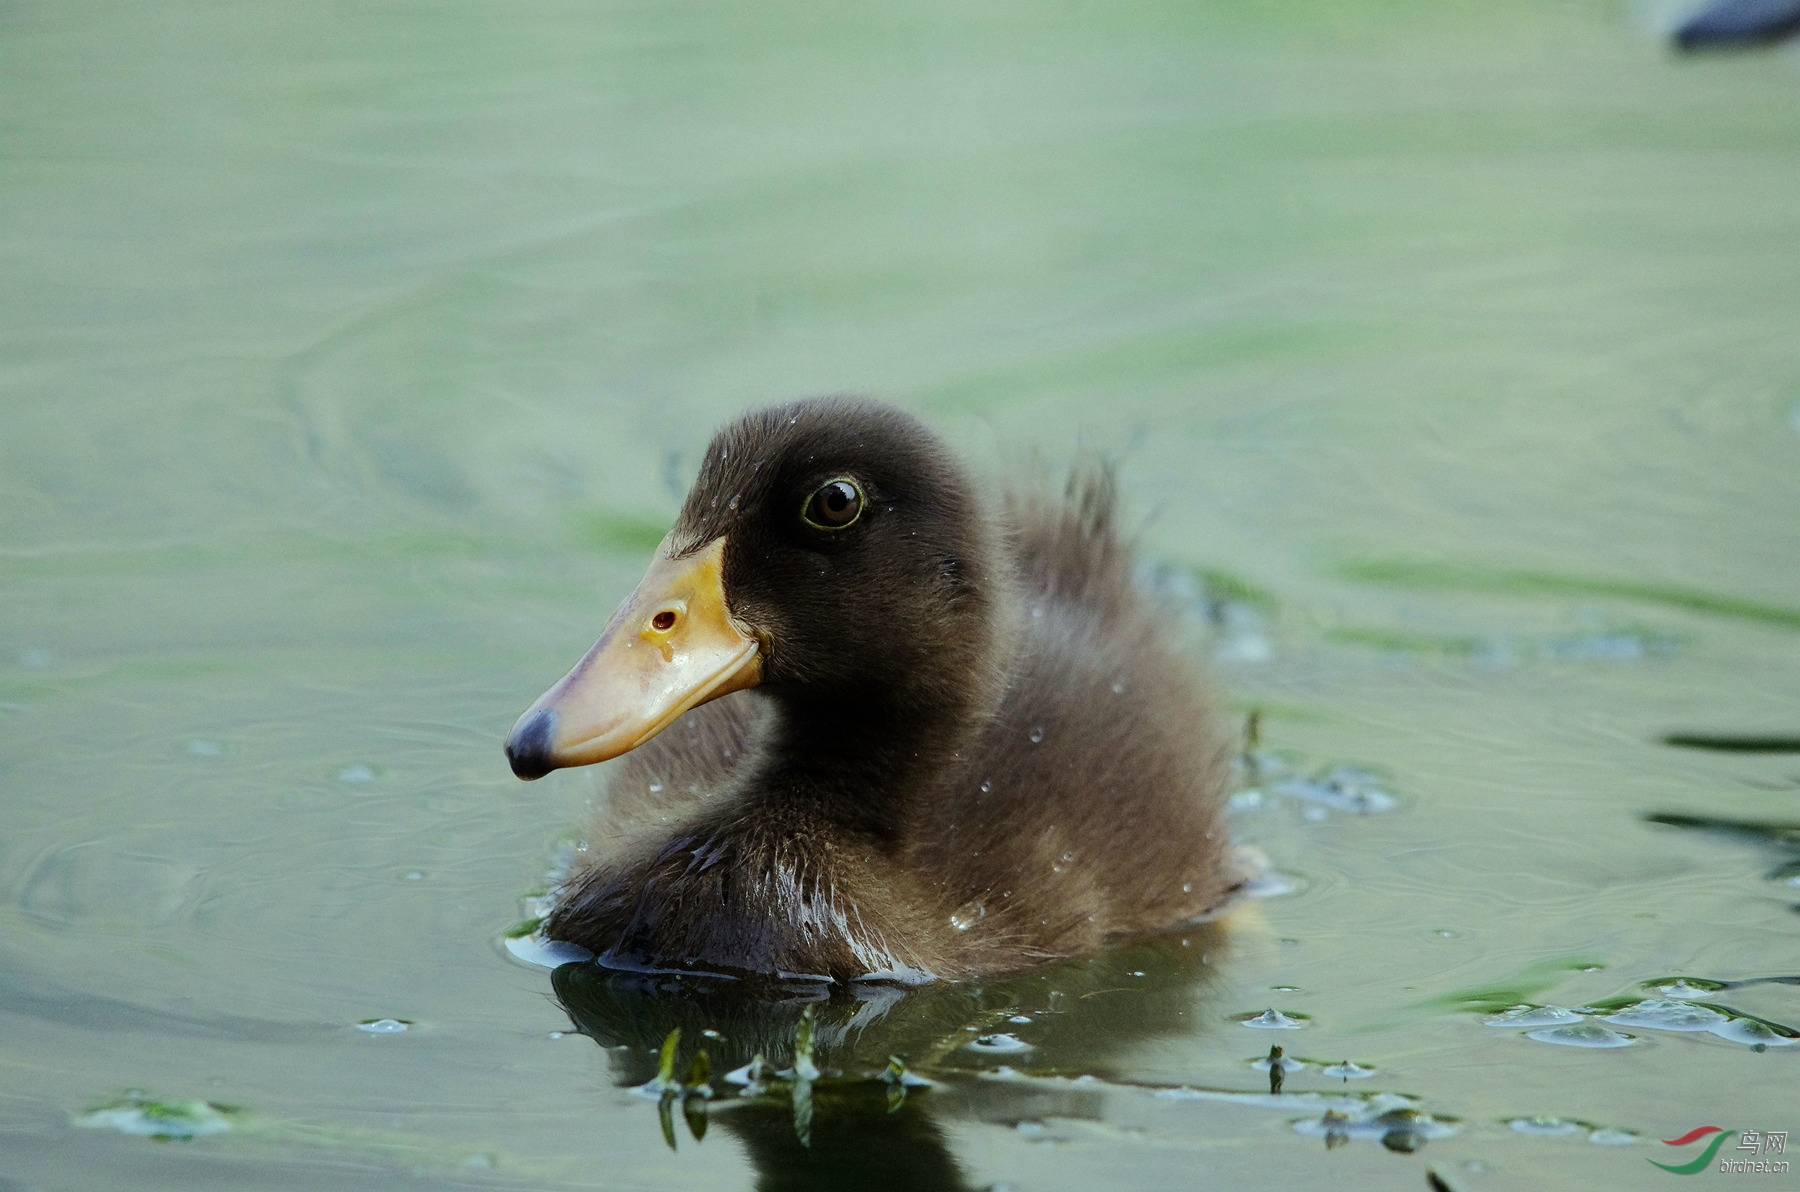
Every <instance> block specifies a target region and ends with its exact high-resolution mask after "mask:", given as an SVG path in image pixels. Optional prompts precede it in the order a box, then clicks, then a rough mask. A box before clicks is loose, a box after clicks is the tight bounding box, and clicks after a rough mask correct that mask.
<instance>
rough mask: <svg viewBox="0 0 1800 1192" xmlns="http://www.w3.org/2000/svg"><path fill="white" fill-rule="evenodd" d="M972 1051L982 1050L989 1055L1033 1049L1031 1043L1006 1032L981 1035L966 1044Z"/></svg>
mask: <svg viewBox="0 0 1800 1192" xmlns="http://www.w3.org/2000/svg"><path fill="white" fill-rule="evenodd" d="M964 1046H965V1047H967V1048H968V1049H969V1050H970V1051H980V1052H984V1053H986V1054H989V1055H1001V1054H1009V1053H1013V1052H1020V1051H1031V1050H1033V1048H1032V1046H1031V1044H1029V1043H1027V1042H1025V1040H1023V1039H1020V1038H1018V1037H1017V1036H1014V1035H1008V1034H1004V1033H999V1034H992V1035H979V1036H977V1037H976V1038H974V1039H971V1040H969V1042H968V1043H966V1044H964Z"/></svg>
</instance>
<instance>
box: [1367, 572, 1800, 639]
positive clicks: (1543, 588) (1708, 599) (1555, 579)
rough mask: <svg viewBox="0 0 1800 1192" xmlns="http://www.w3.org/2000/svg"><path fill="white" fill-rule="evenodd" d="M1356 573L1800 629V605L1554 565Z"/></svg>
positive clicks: (1406, 583)
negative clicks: (1628, 603) (1561, 570)
mask: <svg viewBox="0 0 1800 1192" xmlns="http://www.w3.org/2000/svg"><path fill="white" fill-rule="evenodd" d="M1338 571H1339V573H1340V574H1342V575H1344V576H1346V577H1348V578H1350V579H1360V580H1366V581H1368V582H1370V583H1378V584H1389V585H1392V586H1395V587H1406V588H1424V589H1431V588H1440V589H1446V590H1453V591H1470V592H1491V593H1497V594H1502V595H1517V596H1588V597H1609V598H1613V599H1618V600H1635V601H1641V602H1643V603H1646V604H1660V605H1665V606H1667V607H1669V608H1679V609H1683V610H1685V611H1688V612H1696V613H1705V614H1708V615H1711V616H1718V617H1732V618H1735V619H1737V620H1741V621H1756V622H1760V623H1762V624H1765V625H1778V626H1781V627H1783V628H1786V629H1800V608H1789V607H1787V606H1785V605H1778V604H1765V603H1763V602H1761V601H1756V600H1745V599H1742V598H1740V597H1736V596H1721V595H1719V594H1717V593H1713V592H1702V591H1698V590H1695V589H1693V588H1681V587H1675V586H1672V585H1665V584H1652V583H1643V582H1640V581H1637V580H1622V579H1604V578H1600V577H1596V576H1580V575H1559V574H1557V573H1555V572H1549V571H1514V570H1509V569H1505V568H1497V567H1478V566H1471V565H1468V564H1460V563H1427V562H1423V561H1411V560H1404V559H1360V560H1352V561H1351V562H1348V563H1345V564H1343V565H1342V566H1340V567H1339V568H1338Z"/></svg>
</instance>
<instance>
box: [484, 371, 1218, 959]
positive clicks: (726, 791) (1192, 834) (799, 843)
mask: <svg viewBox="0 0 1800 1192" xmlns="http://www.w3.org/2000/svg"><path fill="white" fill-rule="evenodd" d="M1163 622H1164V618H1163V617H1162V616H1161V615H1160V613H1159V612H1158V610H1157V609H1156V608H1154V607H1152V606H1151V605H1149V604H1148V603H1147V602H1146V601H1145V600H1144V599H1142V598H1141V597H1140V596H1139V594H1138V593H1137V592H1136V591H1135V590H1134V588H1133V586H1132V582H1131V558H1130V554H1129V552H1128V550H1127V549H1126V548H1125V546H1124V545H1123V544H1122V543H1121V542H1120V540H1119V538H1118V536H1117V532H1116V530H1115V527H1114V491H1113V484H1112V480H1111V478H1110V476H1109V475H1108V474H1107V473H1106V472H1104V471H1103V470H1099V469H1090V470H1085V471H1078V472H1077V474H1076V475H1075V476H1074V477H1073V478H1072V479H1071V481H1070V483H1069V486H1068V490H1067V493H1066V496H1065V498H1064V499H1062V500H1046V499H1038V498H1030V497H1027V498H1019V499H1013V500H1009V501H1005V502H999V501H996V500H994V499H993V498H990V497H988V496H985V495H983V494H982V493H981V492H979V491H978V490H977V489H976V488H975V486H974V485H972V484H971V483H970V481H969V479H968V478H967V477H966V476H965V475H964V473H963V472H962V471H961V469H960V468H959V467H958V466H957V465H956V464H955V462H954V461H953V460H952V459H951V458H950V457H949V456H948V454H947V452H946V451H945V449H944V447H943V446H942V444H940V443H939V441H938V440H937V439H936V438H935V437H934V436H932V435H931V433H930V432H928V431H927V430H925V428H924V427H922V426H921V425H919V424H918V423H917V422H915V421H914V420H913V419H912V418H910V417H908V416H907V415H905V414H902V413H900V412H898V411H895V410H892V409H889V408H886V407H882V406H878V405H873V404H867V403H860V402H853V401H847V400H835V399H834V400H817V401H808V402H800V403H796V404H793V405H788V406H780V407H775V408H772V409H768V410H763V411H760V412H758V413H754V414H751V415H749V416H747V417H745V418H743V419H741V420H740V421H738V422H737V423H735V424H733V425H731V426H729V427H727V428H726V429H725V430H724V431H722V432H721V433H720V434H719V435H718V436H717V437H716V438H715V439H714V440H713V443H712V445H711V446H710V447H709V448H708V450H707V453H706V459H705V462H704V464H703V465H702V467H701V470H700V475H699V478H698V479H697V480H696V482H695V485H694V487H693V489H692V491H691V492H690V493H689V494H688V497H687V501H686V504H685V505H684V506H683V508H682V511H681V514H680V516H679V518H678V519H677V521H676V523H675V527H674V529H672V530H671V531H670V533H669V535H668V537H667V538H666V539H664V541H663V544H662V546H661V547H660V548H658V551H657V554H656V557H655V559H654V561H653V562H652V563H651V566H650V570H649V572H648V573H647V574H646V576H645V578H644V580H643V582H642V583H640V584H639V585H638V588H637V590H636V591H635V592H634V593H633V594H632V595H631V596H630V597H629V598H627V600H626V601H625V603H624V604H623V605H622V606H621V607H620V609H619V611H618V612H617V613H615V614H614V616H613V619H612V620H611V622H609V623H608V625H607V628H606V631H605V632H604V633H603V635H602V636H601V638H600V640H599V642H598V643H597V644H596V645H595V646H594V648H593V649H592V650H591V651H590V652H589V653H588V655H587V656H586V657H585V658H583V659H582V661H581V662H580V663H579V664H578V665H577V666H576V667H575V669H574V670H573V671H571V672H570V673H569V675H568V676H567V677H566V678H564V679H563V680H562V681H561V682H560V683H558V684H557V685H556V686H555V687H553V688H551V690H550V691H549V692H547V693H546V694H545V695H544V696H543V697H542V698H541V699H539V700H538V702H537V703H536V704H534V705H533V706H532V707H531V709H530V710H528V711H527V712H526V713H525V715H524V716H522V717H521V718H520V720H519V723H518V725H517V726H516V727H515V728H514V729H513V732H512V735H511V737H510V738H509V739H508V741H507V754H508V757H509V758H510V759H511V762H512V766H513V769H514V771H515V772H516V773H518V774H519V775H520V776H521V777H525V778H535V777H537V776H539V775H541V774H543V773H546V772H548V771H549V770H551V769H554V768H557V767H560V766H574V765H586V764H588V763H590V762H596V761H602V760H605V759H607V758H612V757H616V756H618V755H620V754H623V753H625V752H627V751H628V750H635V752H633V753H632V754H631V756H630V757H629V758H628V759H627V760H626V761H625V762H624V763H623V768H622V769H621V770H620V771H619V772H618V773H617V775H616V776H615V778H614V781H613V783H612V787H611V795H610V799H609V802H608V806H607V809H606V812H605V815H604V817H603V819H602V822H601V823H600V824H599V825H598V826H597V827H596V829H595V830H594V831H593V832H592V833H591V834H590V837H589V839H590V841H591V842H592V843H593V844H594V845H596V846H597V847H596V848H595V852H594V854H593V855H592V860H591V861H589V863H588V866H587V868H585V869H583V870H581V871H579V872H577V873H575V874H574V875H572V876H571V878H570V879H569V880H568V881H567V882H566V883H565V884H564V885H563V887H562V889H561V890H560V891H559V893H558V897H557V901H556V906H555V908H554V910H553V911H552V912H551V914H550V915H549V917H548V919H547V920H546V921H545V924H544V933H545V934H546V935H547V936H549V937H550V938H553V939H558V940H565V941H569V942H572V943H576V944H580V945H582V946H585V947H587V948H590V949H592V950H593V951H594V952H596V953H598V954H600V957H601V959H602V961H603V962H605V963H607V964H609V965H612V966H614V967H640V968H649V969H655V970H670V969H681V970H688V971H696V970H698V971H718V972H736V973H743V972H752V973H763V974H786V975H806V976H811V977H814V978H830V979H832V980H836V981H850V980H856V979H859V978H862V979H867V978H874V979H877V980H880V979H886V980H890V981H899V982H903V983H916V982H920V981H927V980H930V979H932V978H934V977H950V978H966V977H972V976H977V975H982V974H992V973H999V972H1008V971H1014V970H1019V969H1022V968H1026V967H1029V966H1032V965H1036V964H1040V963H1043V962H1047V961H1050V960H1054V959H1059V958H1062V957H1067V956H1072V955H1078V954H1082V953H1087V952H1090V951H1093V950H1094V949H1096V948H1098V947H1100V946H1101V945H1102V944H1103V943H1105V942H1106V941H1108V940H1109V939H1112V938H1115V937H1120V936H1129V935H1136V934H1142V933H1146V932H1153V931H1158V930H1162V929H1166V928H1168V927H1170V926H1172V925H1175V924H1178V923H1183V922H1187V921H1191V920H1194V919H1197V918H1199V917H1201V916H1205V915H1208V914H1211V913H1214V912H1217V911H1218V910H1219V909H1220V908H1222V907H1223V906H1224V905H1225V903H1226V902H1227V900H1228V899H1229V897H1230V896H1231V894H1232V893H1233V891H1234V890H1235V889H1236V888H1237V887H1238V886H1239V885H1241V883H1242V877H1241V875H1239V874H1238V873H1236V872H1235V871H1234V869H1233V868H1232V866H1231V865H1230V863H1229V862H1228V859H1227V858H1228V854H1227V850H1226V847H1225V834H1224V829H1223V825H1222V823H1221V818H1220V804H1221V792H1222V790H1223V787H1224V784H1225V780H1226V758H1227V750H1226V747H1225V744H1224V740H1223V737H1222V735H1221V734H1220V732H1219V731H1218V729H1217V727H1216V725H1215V722H1214V719H1213V715H1212V711H1211V706H1210V702H1209V700H1208V699H1207V697H1206V695H1205V693H1204V691H1203V690H1202V689H1201V686H1200V684H1199V682H1198V680H1197V678H1196V671H1195V668H1194V666H1193V664H1192V663H1191V661H1190V660H1189V659H1188V658H1187V657H1186V656H1184V654H1183V653H1182V652H1181V651H1179V650H1177V649H1175V648H1174V646H1173V644H1172V642H1171V635H1170V634H1169V633H1168V632H1167V631H1166V630H1165V627H1164V624H1163ZM751 687H755V688H756V690H755V691H754V692H751V693H745V694H732V693H738V692H743V691H744V689H746V688H751ZM721 696H724V697H725V698H722V699H721V698H720V697H721ZM712 700H716V701H717V702H713V703H708V702H707V701H712ZM702 704H705V705H706V706H705V707H700V706H699V705H702ZM690 709H693V710H692V711H690ZM677 718H680V723H679V724H676V723H675V722H676V721H677ZM664 730H668V731H664ZM659 733H661V734H662V735H660V736H658V735H657V734H659Z"/></svg>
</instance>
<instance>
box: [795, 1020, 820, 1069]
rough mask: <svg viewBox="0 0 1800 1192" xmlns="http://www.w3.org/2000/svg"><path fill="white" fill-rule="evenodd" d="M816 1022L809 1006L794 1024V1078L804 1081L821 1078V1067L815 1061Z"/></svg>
mask: <svg viewBox="0 0 1800 1192" xmlns="http://www.w3.org/2000/svg"><path fill="white" fill-rule="evenodd" d="M814 1022H815V1018H814V1016H813V1008H812V1007H811V1006H808V1007H807V1008H806V1009H805V1010H804V1011H802V1012H801V1015H800V1021H799V1022H798V1023H796V1024H795V1025H794V1079H796V1080H799V1081H803V1082H804V1081H811V1080H817V1079H818V1078H819V1069H818V1067H817V1066H816V1065H815V1064H814V1063H813V1025H814Z"/></svg>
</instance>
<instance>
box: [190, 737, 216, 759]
mask: <svg viewBox="0 0 1800 1192" xmlns="http://www.w3.org/2000/svg"><path fill="white" fill-rule="evenodd" d="M187 751H188V752H189V753H191V754H193V755H194V756H195V757H218V756H219V755H220V754H222V753H224V752H225V747H224V746H223V745H220V744H219V743H218V742H217V741H203V740H201V739H200V738H198V737H195V738H194V739H193V740H192V741H189V742H188V743H187Z"/></svg>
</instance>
